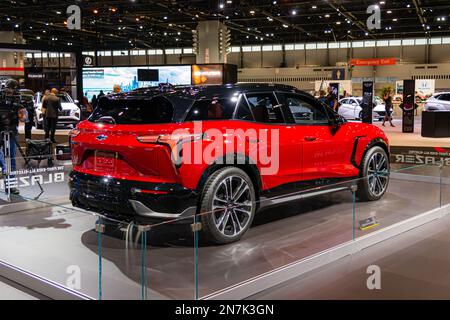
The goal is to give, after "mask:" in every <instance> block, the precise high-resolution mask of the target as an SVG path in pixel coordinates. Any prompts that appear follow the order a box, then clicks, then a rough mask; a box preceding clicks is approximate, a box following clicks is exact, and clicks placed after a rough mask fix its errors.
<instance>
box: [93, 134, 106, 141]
mask: <svg viewBox="0 0 450 320" xmlns="http://www.w3.org/2000/svg"><path fill="white" fill-rule="evenodd" d="M95 139H97V140H98V141H104V140H106V139H108V136H105V135H104V134H101V135H99V136H97V137H96V138H95Z"/></svg>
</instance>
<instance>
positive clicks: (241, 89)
mask: <svg viewBox="0 0 450 320" xmlns="http://www.w3.org/2000/svg"><path fill="white" fill-rule="evenodd" d="M272 91H282V92H294V93H300V94H306V95H308V96H310V94H309V93H307V92H305V91H301V90H299V89H297V88H295V87H293V86H289V85H284V84H272V83H238V84H224V85H197V86H195V85H193V86H170V85H167V87H164V86H162V87H149V88H140V89H136V90H133V91H131V92H127V93H118V94H110V95H108V96H107V97H108V98H110V99H118V100H120V99H145V98H151V97H154V96H157V95H163V96H176V97H179V98H187V99H192V100H203V99H213V98H216V99H221V98H229V97H231V96H233V95H236V94H240V93H251V92H255V93H256V92H272Z"/></svg>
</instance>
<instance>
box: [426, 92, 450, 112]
mask: <svg viewBox="0 0 450 320" xmlns="http://www.w3.org/2000/svg"><path fill="white" fill-rule="evenodd" d="M425 110H426V111H449V110H450V92H440V93H435V94H434V95H432V96H431V97H430V98H429V99H428V100H427V102H426V103H425Z"/></svg>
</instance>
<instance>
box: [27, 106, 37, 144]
mask: <svg viewBox="0 0 450 320" xmlns="http://www.w3.org/2000/svg"><path fill="white" fill-rule="evenodd" d="M25 109H26V110H27V115H28V116H27V119H25V139H31V137H32V136H31V130H32V128H33V125H34V118H35V117H36V109H35V108H34V103H33V100H28V101H26V102H25Z"/></svg>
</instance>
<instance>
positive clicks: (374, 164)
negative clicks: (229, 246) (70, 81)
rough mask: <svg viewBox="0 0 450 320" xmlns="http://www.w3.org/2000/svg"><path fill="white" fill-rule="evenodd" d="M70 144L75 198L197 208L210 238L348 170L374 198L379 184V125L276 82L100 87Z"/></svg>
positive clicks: (125, 209) (134, 217)
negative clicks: (350, 118) (114, 90)
mask: <svg viewBox="0 0 450 320" xmlns="http://www.w3.org/2000/svg"><path fill="white" fill-rule="evenodd" d="M71 146H72V161H73V172H72V173H71V181H70V187H71V194H70V195H71V200H72V203H73V205H74V206H76V207H81V208H84V209H88V210H92V211H96V212H99V213H101V214H103V215H106V216H110V217H114V218H115V219H119V220H125V221H138V222H140V223H152V222H155V221H162V220H168V219H177V218H183V217H192V216H194V215H196V214H201V213H208V214H202V215H201V216H200V217H201V218H199V219H201V222H202V232H203V233H204V235H205V237H206V238H207V239H209V240H210V241H212V242H215V243H229V242H233V241H236V240H238V239H239V238H240V237H241V236H242V235H243V234H244V233H245V232H246V231H247V229H248V228H249V227H250V225H251V223H252V220H253V217H254V215H255V213H256V211H257V210H258V209H260V208H261V207H265V206H271V205H277V204H280V203H283V202H286V201H293V200H298V199H303V198H306V197H310V196H315V195H318V194H324V193H326V192H335V191H339V190H342V189H344V188H348V185H347V186H345V184H336V183H337V182H341V181H343V182H345V181H349V180H351V179H355V178H359V177H362V178H364V179H360V182H359V185H358V190H357V196H358V198H359V199H360V200H378V199H380V198H381V197H382V196H383V194H384V193H385V192H386V189H387V186H388V183H389V146H388V141H387V138H386V136H385V134H384V133H383V131H381V130H380V129H378V128H377V127H375V126H372V125H368V124H363V123H349V122H347V121H346V120H345V119H344V118H342V117H341V116H339V115H338V114H336V113H335V112H334V111H333V110H331V109H330V108H328V107H327V106H325V105H324V104H322V103H320V102H319V101H318V100H316V99H315V98H314V97H312V96H311V95H309V94H307V93H305V92H302V91H299V90H297V89H296V88H294V87H290V86H285V85H269V84H237V85H223V86H207V87H195V86H194V87H184V88H172V89H171V90H166V91H164V92H162V91H159V90H158V89H154V88H149V89H146V90H139V91H135V92H131V93H128V94H119V95H110V96H107V97H104V98H102V99H101V100H100V101H99V106H98V107H97V108H96V110H95V111H94V113H93V114H92V115H91V117H90V118H89V119H88V120H86V121H83V122H81V123H80V124H78V126H77V128H76V129H75V130H73V131H72V132H71ZM312 187H320V188H314V189H313V190H315V191H314V192H312V191H311V192H308V190H311V189H312ZM318 190H319V191H318Z"/></svg>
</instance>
